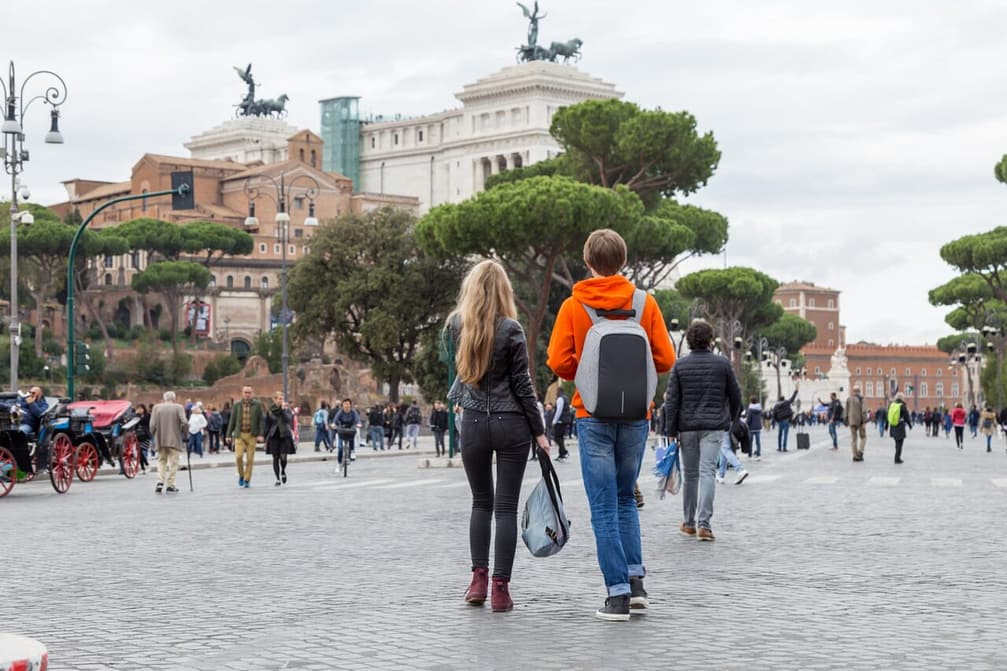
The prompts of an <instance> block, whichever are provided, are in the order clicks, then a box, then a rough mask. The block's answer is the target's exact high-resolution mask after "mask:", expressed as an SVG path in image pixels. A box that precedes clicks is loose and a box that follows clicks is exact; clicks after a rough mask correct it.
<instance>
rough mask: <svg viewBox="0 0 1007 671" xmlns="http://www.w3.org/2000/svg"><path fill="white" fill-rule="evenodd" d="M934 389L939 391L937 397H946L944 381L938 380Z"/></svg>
mask: <svg viewBox="0 0 1007 671" xmlns="http://www.w3.org/2000/svg"><path fill="white" fill-rule="evenodd" d="M934 391H935V392H937V398H941V399H942V398H944V383H943V382H938V383H937V384H935V385H934Z"/></svg>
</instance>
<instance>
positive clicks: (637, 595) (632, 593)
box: [629, 577, 650, 611]
mask: <svg viewBox="0 0 1007 671" xmlns="http://www.w3.org/2000/svg"><path fill="white" fill-rule="evenodd" d="M649 607H650V601H648V600H647V590H645V589H644V588H643V578H635V577H630V579H629V609H630V610H631V611H636V610H646V609H647V608H649Z"/></svg>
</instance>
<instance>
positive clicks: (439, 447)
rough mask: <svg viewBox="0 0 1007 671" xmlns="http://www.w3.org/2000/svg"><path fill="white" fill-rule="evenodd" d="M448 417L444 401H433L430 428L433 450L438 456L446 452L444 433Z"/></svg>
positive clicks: (446, 428)
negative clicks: (432, 437)
mask: <svg viewBox="0 0 1007 671" xmlns="http://www.w3.org/2000/svg"><path fill="white" fill-rule="evenodd" d="M448 419H449V418H448V410H447V408H446V407H445V406H444V401H440V400H437V401H434V410H433V412H431V413H430V430H431V431H433V434H434V451H435V453H436V455H437V456H438V457H440V456H443V455H446V454H447V450H445V449H444V434H445V433H446V432H447V430H448Z"/></svg>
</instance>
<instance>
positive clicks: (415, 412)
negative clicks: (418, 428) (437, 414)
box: [406, 405, 423, 424]
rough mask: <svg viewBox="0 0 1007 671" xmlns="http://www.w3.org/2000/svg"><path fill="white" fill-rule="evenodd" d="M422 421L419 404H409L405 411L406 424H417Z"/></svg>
mask: <svg viewBox="0 0 1007 671" xmlns="http://www.w3.org/2000/svg"><path fill="white" fill-rule="evenodd" d="M422 421H423V415H421V414H420V409H419V406H415V405H411V406H409V410H408V411H407V412H406V424H419V423H421V422H422Z"/></svg>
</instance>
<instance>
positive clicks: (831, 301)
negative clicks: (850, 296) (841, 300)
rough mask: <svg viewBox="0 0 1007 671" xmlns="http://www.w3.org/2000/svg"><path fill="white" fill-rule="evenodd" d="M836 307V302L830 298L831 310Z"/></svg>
mask: <svg viewBox="0 0 1007 671" xmlns="http://www.w3.org/2000/svg"><path fill="white" fill-rule="evenodd" d="M834 307H836V302H835V301H834V300H832V299H831V298H830V299H829V308H830V309H832V308H834Z"/></svg>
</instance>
